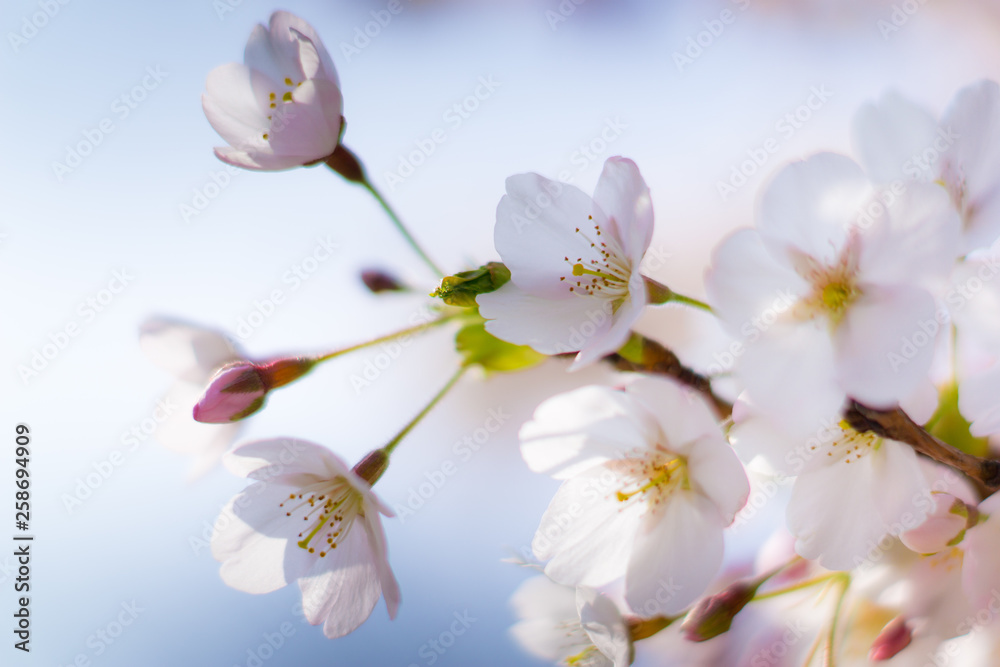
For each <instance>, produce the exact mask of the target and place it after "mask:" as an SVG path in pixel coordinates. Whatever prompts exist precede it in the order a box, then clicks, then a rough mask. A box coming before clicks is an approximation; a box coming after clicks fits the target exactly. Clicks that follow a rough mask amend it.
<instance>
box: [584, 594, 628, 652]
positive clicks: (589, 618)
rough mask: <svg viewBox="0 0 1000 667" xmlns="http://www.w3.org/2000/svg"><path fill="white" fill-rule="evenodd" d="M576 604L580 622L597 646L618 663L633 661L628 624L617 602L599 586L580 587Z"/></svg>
mask: <svg viewBox="0 0 1000 667" xmlns="http://www.w3.org/2000/svg"><path fill="white" fill-rule="evenodd" d="M576 608H577V613H578V614H579V616H580V624H581V625H582V626H583V629H584V630H585V631H586V633H587V636H588V637H590V641H592V642H593V643H594V646H596V647H597V650H598V651H600V652H601V653H602V654H603V655H604V656H605V657H607V658H609V659H610V660H611V662H612V663H613V665H614V667H628V665H630V664H632V656H633V653H632V642H631V640H630V639H629V631H628V627H627V626H626V625H625V620H624V619H623V618H622V614H621V612H620V611H619V610H618V607H617V606H616V605H615V603H614V602H612V601H611V600H610V599H609V598H608V597H607V596H605V595H602V594H600V593H598V592H597V591H595V590H592V589H589V588H578V589H577V590H576Z"/></svg>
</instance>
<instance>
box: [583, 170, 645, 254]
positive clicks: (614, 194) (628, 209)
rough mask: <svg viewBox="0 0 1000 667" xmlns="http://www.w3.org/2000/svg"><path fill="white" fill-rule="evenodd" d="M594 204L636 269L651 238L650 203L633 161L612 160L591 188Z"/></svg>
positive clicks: (643, 182) (643, 181)
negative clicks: (594, 186)
mask: <svg viewBox="0 0 1000 667" xmlns="http://www.w3.org/2000/svg"><path fill="white" fill-rule="evenodd" d="M594 201H595V202H597V205H598V206H600V207H601V210H602V211H604V214H605V215H606V216H607V218H608V228H609V229H613V230H614V232H613V233H614V234H615V235H616V236H617V238H618V239H619V242H620V243H621V245H622V249H623V250H624V251H625V256H626V257H628V258H629V259H630V260H631V261H632V263H633V265H634V266H638V265H639V262H641V261H642V257H643V255H645V254H646V250H647V249H648V248H649V242H650V241H651V240H652V238H653V203H652V200H651V199H650V196H649V187H648V186H647V185H646V181H645V180H643V178H642V174H640V173H639V168H638V167H637V166H636V165H635V162H633V161H632V160H628V159H626V158H622V157H612V158H608V160H607V161H606V162H605V163H604V170H603V171H602V172H601V177H600V179H598V181H597V187H596V188H595V189H594Z"/></svg>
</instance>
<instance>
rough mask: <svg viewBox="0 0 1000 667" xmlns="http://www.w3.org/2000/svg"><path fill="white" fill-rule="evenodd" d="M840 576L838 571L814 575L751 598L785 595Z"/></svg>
mask: <svg viewBox="0 0 1000 667" xmlns="http://www.w3.org/2000/svg"><path fill="white" fill-rule="evenodd" d="M840 576H841V575H840V573H839V572H835V573H833V574H824V575H823V576H820V577H814V578H812V579H806V580H805V581H800V582H799V583H797V584H792V585H791V586H786V587H785V588H779V589H777V590H773V591H768V592H766V593H761V594H759V595H755V596H754V598H753V599H754V600H755V601H756V600H767V599H769V598H776V597H779V596H782V595H786V594H788V593H794V592H796V591H801V590H804V589H806V588H810V587H812V586H816V585H818V584H822V583H826V582H828V581H832V580H833V579H838V578H840Z"/></svg>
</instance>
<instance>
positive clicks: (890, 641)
mask: <svg viewBox="0 0 1000 667" xmlns="http://www.w3.org/2000/svg"><path fill="white" fill-rule="evenodd" d="M912 640H913V632H912V631H911V630H910V628H909V627H908V626H907V625H906V619H905V618H903V617H902V616H897V617H896V618H894V619H892V620H891V621H889V622H888V623H887V624H886V626H885V627H884V628H882V632H880V633H879V635H878V637H876V638H875V641H874V642H872V648H871V651H869V652H868V659H869V660H871V661H872V662H881V661H883V660H889V659H890V658H893V657H895V656H896V654H898V653H899V652H900V651H902V650H903V649H904V648H906V647H907V646H909V645H910V642H911V641H912Z"/></svg>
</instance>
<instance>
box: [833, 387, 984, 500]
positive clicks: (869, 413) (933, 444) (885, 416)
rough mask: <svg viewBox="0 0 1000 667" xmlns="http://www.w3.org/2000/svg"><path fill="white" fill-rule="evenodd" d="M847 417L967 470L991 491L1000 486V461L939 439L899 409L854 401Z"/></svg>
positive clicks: (866, 428) (858, 427)
mask: <svg viewBox="0 0 1000 667" xmlns="http://www.w3.org/2000/svg"><path fill="white" fill-rule="evenodd" d="M844 418H845V419H846V420H847V421H848V423H849V424H850V425H851V426H852V427H854V429H856V430H858V431H872V432H873V433H875V434H877V435H880V436H882V437H883V438H890V439H892V440H897V441H899V442H904V443H906V444H908V445H910V446H911V447H913V449H914V450H915V451H917V452H918V453H920V454H923V455H924V456H926V457H928V458H930V459H933V460H935V461H937V462H938V463H943V464H944V465H946V466H949V467H951V468H954V469H955V470H958V471H960V472H963V473H965V474H966V475H967V476H968V477H969V478H970V479H972V480H974V481H976V482H978V483H979V484H981V485H982V486H983V487H984V488H985V490H986V491H988V492H989V493H992V492H993V491H996V490H997V489H1000V461H995V460H993V459H983V458H980V457H978V456H973V455H972V454H968V453H966V452H963V451H962V450H960V449H956V448H955V447H952V446H951V445H949V444H948V443H946V442H944V441H942V440H938V439H937V438H935V437H934V436H933V435H931V434H930V433H928V432H927V431H926V430H924V429H923V428H922V427H921V426H919V425H918V424H917V423H916V422H914V421H913V420H912V419H910V418H909V416H908V415H907V414H906V413H905V412H903V411H902V410H901V409H899V408H892V409H890V410H875V409H873V408H869V407H868V406H866V405H862V404H861V403H858V402H857V401H851V405H850V407H849V408H848V409H847V411H846V412H845V414H844Z"/></svg>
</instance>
